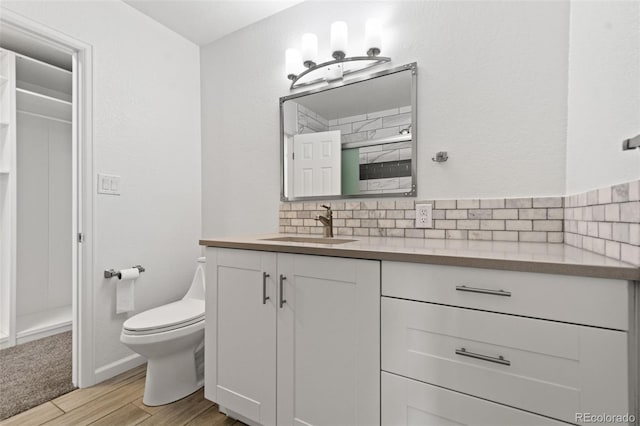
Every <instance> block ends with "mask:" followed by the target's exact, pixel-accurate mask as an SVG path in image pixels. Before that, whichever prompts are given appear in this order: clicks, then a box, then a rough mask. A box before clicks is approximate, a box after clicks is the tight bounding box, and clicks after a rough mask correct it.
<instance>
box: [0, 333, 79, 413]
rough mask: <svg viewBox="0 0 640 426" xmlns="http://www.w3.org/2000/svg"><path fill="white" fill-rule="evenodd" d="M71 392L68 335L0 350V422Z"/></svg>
mask: <svg viewBox="0 0 640 426" xmlns="http://www.w3.org/2000/svg"><path fill="white" fill-rule="evenodd" d="M73 389H75V387H74V386H73V384H72V383H71V332H70V331H69V332H66V333H60V334H56V335H55V336H50V337H45V338H44V339H39V340H34V341H33V342H29V343H24V344H22V345H18V346H14V347H12V348H7V349H3V350H0V420H3V419H6V418H8V417H11V416H14V415H16V414H18V413H21V412H23V411H26V410H28V409H29V408H32V407H35V406H36V405H40V404H42V403H43V402H47V401H50V400H52V399H54V398H56V397H58V396H60V395H62V394H65V393H67V392H70V391H72V390H73Z"/></svg>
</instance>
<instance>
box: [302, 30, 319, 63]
mask: <svg viewBox="0 0 640 426" xmlns="http://www.w3.org/2000/svg"><path fill="white" fill-rule="evenodd" d="M317 58H318V36H316V35H315V34H311V33H305V34H303V35H302V62H303V63H304V64H305V66H307V67H309V66H313V65H315V64H316V62H317Z"/></svg>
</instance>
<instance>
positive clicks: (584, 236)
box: [564, 181, 640, 266]
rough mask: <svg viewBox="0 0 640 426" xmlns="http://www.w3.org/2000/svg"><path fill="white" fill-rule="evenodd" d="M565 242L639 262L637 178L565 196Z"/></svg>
mask: <svg viewBox="0 0 640 426" xmlns="http://www.w3.org/2000/svg"><path fill="white" fill-rule="evenodd" d="M564 202H565V210H564V242H565V243H566V244H568V245H570V246H574V247H579V248H582V249H585V250H589V251H594V252H596V253H599V254H602V255H604V256H607V257H612V258H614V259H618V260H622V261H623V262H627V263H631V264H633V265H637V266H640V181H632V182H628V183H623V184H620V185H614V186H610V187H606V188H600V189H595V190H593V191H589V192H583V193H581V194H575V195H570V196H567V197H565V200H564Z"/></svg>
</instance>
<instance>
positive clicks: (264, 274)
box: [262, 272, 269, 305]
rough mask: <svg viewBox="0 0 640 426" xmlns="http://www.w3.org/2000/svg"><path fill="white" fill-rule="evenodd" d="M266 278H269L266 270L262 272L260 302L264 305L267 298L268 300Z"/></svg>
mask: <svg viewBox="0 0 640 426" xmlns="http://www.w3.org/2000/svg"><path fill="white" fill-rule="evenodd" d="M267 278H269V274H268V273H266V272H263V273H262V304H263V305H266V304H267V300H269V296H267Z"/></svg>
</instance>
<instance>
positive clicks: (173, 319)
mask: <svg viewBox="0 0 640 426" xmlns="http://www.w3.org/2000/svg"><path fill="white" fill-rule="evenodd" d="M203 320H204V300H200V299H182V300H179V301H177V302H173V303H169V304H166V305H163V306H159V307H157V308H153V309H150V310H148V311H144V312H141V313H139V314H137V315H134V316H132V317H131V318H129V319H128V320H126V321H125V322H124V324H123V327H122V332H123V333H125V334H128V335H148V334H156V333H162V332H166V331H171V330H176V329H179V328H183V327H187V326H189V325H192V324H196V323H198V322H200V321H203Z"/></svg>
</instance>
